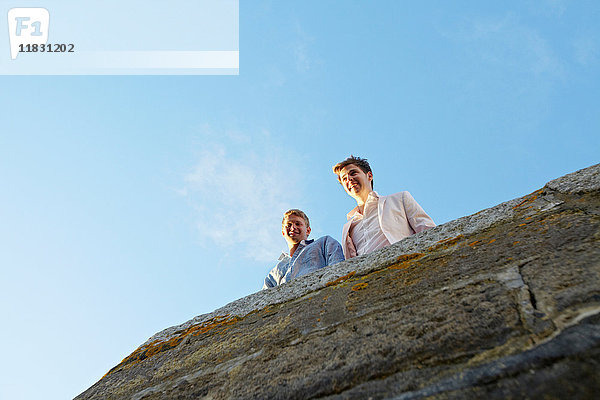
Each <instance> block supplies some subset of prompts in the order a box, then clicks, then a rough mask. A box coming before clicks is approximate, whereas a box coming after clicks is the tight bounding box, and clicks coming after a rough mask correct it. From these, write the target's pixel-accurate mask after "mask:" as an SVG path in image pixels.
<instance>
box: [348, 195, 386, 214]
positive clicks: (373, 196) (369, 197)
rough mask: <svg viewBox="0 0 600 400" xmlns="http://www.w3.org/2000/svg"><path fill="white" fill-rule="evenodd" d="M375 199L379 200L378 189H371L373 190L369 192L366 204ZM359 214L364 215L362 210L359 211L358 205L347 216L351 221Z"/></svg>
mask: <svg viewBox="0 0 600 400" xmlns="http://www.w3.org/2000/svg"><path fill="white" fill-rule="evenodd" d="M373 200H379V195H378V194H377V192H376V191H374V190H371V192H369V196H368V197H367V201H366V202H365V204H366V203H368V202H369V201H373ZM363 210H364V208H363ZM357 215H361V216H362V214H361V213H360V211H358V206H356V207H354V208H353V209H352V210H350V212H349V213H348V214H346V218H347V219H348V221H350V220H351V219H353V218H354V217H355V216H357Z"/></svg>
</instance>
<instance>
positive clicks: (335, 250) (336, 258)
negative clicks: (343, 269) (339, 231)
mask: <svg viewBox="0 0 600 400" xmlns="http://www.w3.org/2000/svg"><path fill="white" fill-rule="evenodd" d="M324 250H325V261H326V265H333V264H337V263H339V262H340V261H344V252H343V250H342V246H341V245H340V242H338V241H337V240H335V239H334V238H332V237H331V236H325V249H324Z"/></svg>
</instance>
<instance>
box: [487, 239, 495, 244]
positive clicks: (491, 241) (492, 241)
mask: <svg viewBox="0 0 600 400" xmlns="http://www.w3.org/2000/svg"><path fill="white" fill-rule="evenodd" d="M495 241H496V239H492V240H490V241H489V242H488V244H490V243H494V242H495Z"/></svg>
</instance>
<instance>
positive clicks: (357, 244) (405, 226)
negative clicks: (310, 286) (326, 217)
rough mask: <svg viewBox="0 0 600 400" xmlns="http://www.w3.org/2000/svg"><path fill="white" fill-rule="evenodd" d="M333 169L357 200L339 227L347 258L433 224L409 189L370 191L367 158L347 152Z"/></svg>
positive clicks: (371, 174) (371, 176) (370, 175)
mask: <svg viewBox="0 0 600 400" xmlns="http://www.w3.org/2000/svg"><path fill="white" fill-rule="evenodd" d="M333 172H334V173H335V174H336V175H337V177H338V181H339V182H340V183H341V184H342V186H343V187H344V190H345V191H346V193H348V195H350V197H352V198H353V199H354V200H356V204H357V206H356V208H354V209H353V210H352V211H350V212H349V213H348V215H347V218H348V222H346V224H345V225H344V228H343V229H342V249H343V251H344V257H345V258H346V260H347V259H349V258H352V257H356V256H360V255H362V254H368V253H370V252H372V251H375V250H378V249H381V248H382V247H385V246H389V245H390V244H392V243H396V242H398V241H400V240H402V239H404V238H405V237H407V236H410V235H412V234H414V233H418V232H422V231H424V230H426V229H429V228H433V227H434V226H435V223H434V222H433V220H432V219H431V218H430V217H429V215H427V213H425V211H423V209H422V208H421V206H420V205H419V204H418V203H417V202H416V201H415V199H413V197H412V196H411V195H410V193H408V192H400V193H396V194H392V195H389V196H379V195H378V194H377V192H375V191H373V172H372V171H371V167H370V166H369V163H368V162H367V160H366V159H363V158H359V157H354V156H350V157H349V158H347V159H345V160H344V161H342V162H339V163H337V164H336V165H334V166H333Z"/></svg>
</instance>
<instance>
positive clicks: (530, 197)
mask: <svg viewBox="0 0 600 400" xmlns="http://www.w3.org/2000/svg"><path fill="white" fill-rule="evenodd" d="M543 192H544V189H540V190H536V191H535V192H533V193H531V194H529V195H527V196H525V198H524V199H523V201H521V202H520V203H519V204H517V205H516V206H514V207H513V210H514V209H515V208H519V207H521V206H523V205H525V204H527V203H531V202H533V201H535V199H537V198H538V197H539V196H540V195H541V194H542V193H543Z"/></svg>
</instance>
